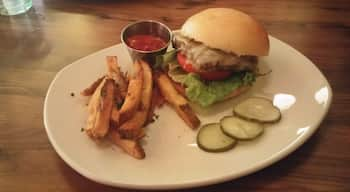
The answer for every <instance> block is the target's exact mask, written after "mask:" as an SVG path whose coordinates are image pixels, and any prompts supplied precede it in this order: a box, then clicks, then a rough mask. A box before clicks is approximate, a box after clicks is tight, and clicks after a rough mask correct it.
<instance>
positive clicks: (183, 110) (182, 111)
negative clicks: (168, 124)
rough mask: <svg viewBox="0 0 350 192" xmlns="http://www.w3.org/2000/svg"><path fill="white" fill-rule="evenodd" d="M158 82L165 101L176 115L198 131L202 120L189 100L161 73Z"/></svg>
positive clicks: (157, 75) (157, 77) (157, 76)
mask: <svg viewBox="0 0 350 192" xmlns="http://www.w3.org/2000/svg"><path fill="white" fill-rule="evenodd" d="M156 82H157V85H158V87H159V90H160V92H161V94H162V95H163V97H164V99H165V100H166V101H167V102H168V103H169V104H170V105H171V106H172V107H173V108H174V109H175V111H176V113H177V114H178V115H179V116H180V117H181V118H182V119H183V120H184V121H185V123H186V124H187V125H188V126H189V127H190V128H192V129H196V128H197V127H198V126H199V125H200V120H199V119H198V117H197V116H196V114H195V113H194V112H193V110H192V108H191V106H190V105H189V103H188V102H187V100H186V99H185V98H184V97H183V96H182V95H181V94H179V93H178V92H177V91H176V89H175V87H174V85H173V84H172V82H171V80H170V79H169V77H168V76H167V75H166V74H164V73H162V72H159V73H157V74H156Z"/></svg>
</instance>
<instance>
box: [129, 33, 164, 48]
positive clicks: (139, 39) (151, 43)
mask: <svg viewBox="0 0 350 192" xmlns="http://www.w3.org/2000/svg"><path fill="white" fill-rule="evenodd" d="M127 44H128V45H129V46H130V47H132V48H134V49H137V50H141V51H154V50H157V49H160V48H162V47H164V46H165V45H166V42H165V41H164V40H163V39H161V38H160V37H156V36H153V35H134V36H131V37H129V38H128V39H127Z"/></svg>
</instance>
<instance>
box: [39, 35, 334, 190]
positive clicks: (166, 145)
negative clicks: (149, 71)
mask: <svg viewBox="0 0 350 192" xmlns="http://www.w3.org/2000/svg"><path fill="white" fill-rule="evenodd" d="M270 43H271V49H270V55H269V56H268V57H264V58H262V59H261V60H260V64H259V65H260V66H261V67H262V68H264V69H265V70H268V69H272V73H270V74H269V75H267V76H264V77H260V78H259V79H258V80H257V82H256V84H255V85H254V86H253V88H252V89H251V90H250V91H249V92H248V93H246V94H244V95H242V96H240V97H238V98H237V99H233V100H230V101H227V102H224V103H220V104H217V105H215V106H213V107H211V108H210V109H208V110H205V111H203V110H202V111H200V119H201V121H202V124H204V123H209V122H218V121H219V119H220V118H221V117H223V116H225V115H229V114H231V111H232V106H233V105H234V104H235V103H237V102H238V101H239V100H242V99H244V98H247V97H249V96H251V95H255V96H264V97H268V98H271V99H272V100H273V102H274V104H275V105H276V106H278V107H279V108H280V109H281V111H282V120H281V121H280V122H279V123H277V124H273V125H271V126H268V128H266V130H265V133H264V134H263V135H262V136H261V137H259V139H256V140H254V141H251V142H241V143H239V144H238V145H237V146H236V147H235V148H234V149H233V150H230V151H228V152H224V153H207V152H204V151H202V150H200V149H199V148H198V147H197V145H196V134H197V132H196V131H192V130H190V129H189V128H188V127H187V126H186V125H185V124H184V122H183V121H182V120H181V119H180V118H179V117H178V116H177V115H176V113H175V112H174V111H173V110H172V109H170V108H169V107H167V106H165V107H163V108H162V109H160V110H158V111H157V114H159V116H160V117H159V119H158V120H157V121H156V122H155V123H153V124H151V125H149V126H148V127H147V129H146V130H147V137H146V138H145V139H144V143H143V146H144V148H145V151H146V158H145V159H144V160H136V159H134V158H132V157H130V156H128V155H126V154H125V153H124V152H122V151H121V150H120V149H119V148H117V147H114V146H113V145H108V144H105V145H96V143H94V142H93V141H92V140H91V139H89V138H88V137H87V136H86V134H85V133H84V132H81V128H82V127H84V125H85V120H86V118H87V111H86V107H85V104H86V103H87V98H83V97H81V96H80V95H79V92H80V91H81V90H82V89H84V88H85V87H87V86H88V85H89V84H90V83H92V82H93V81H94V80H96V79H97V78H98V77H100V76H102V75H103V74H105V73H106V64H105V56H107V55H117V56H118V58H119V63H120V65H121V67H122V68H123V70H129V67H130V66H131V65H130V64H131V60H130V58H129V55H128V53H127V51H126V49H125V48H124V47H123V46H122V45H121V44H119V45H115V46H112V47H110V48H107V49H104V50H101V51H99V52H96V53H94V54H92V55H89V56H87V57H85V58H82V59H80V60H78V61H76V62H74V63H72V64H70V65H68V66H66V67H65V68H64V69H62V70H61V71H60V72H59V73H58V74H57V75H56V77H55V78H54V80H53V81H52V83H51V85H50V88H49V90H48V92H47V95H46V99H45V106H44V123H45V127H46V131H47V134H48V136H49V139H50V141H51V143H52V145H53V147H54V148H55V150H56V151H57V153H58V154H59V155H60V156H61V158H62V159H63V160H64V161H65V162H66V163H67V164H68V165H70V166H71V167H72V168H73V169H75V170H76V171H77V172H79V173H80V174H82V175H83V176H85V177H87V178H89V179H91V180H94V181H96V182H99V183H103V184H107V185H112V186H118V187H126V188H138V189H175V188H188V187H195V186H202V185H209V184H214V183H218V182H223V181H227V180H232V179H235V178H238V177H241V176H244V175H247V174H249V173H252V172H255V171H258V170H260V169H263V168H264V167H267V166H269V165H271V164H272V163H274V162H276V161H278V160H280V159H282V158H283V157H285V156H287V155H288V154H290V153H291V152H293V151H294V150H295V149H297V148H298V147H299V146H301V145H302V144H303V143H304V142H305V141H306V140H307V139H308V138H309V137H310V136H311V135H312V134H313V133H314V132H315V131H316V130H317V127H318V126H319V124H320V123H321V121H322V119H323V118H324V117H325V115H326V113H327V111H328V108H329V106H330V103H331V100H332V91H331V88H330V86H329V84H328V82H327V80H326V79H325V77H324V76H323V75H322V73H321V72H320V71H319V70H318V69H317V67H316V66H315V65H314V64H313V63H312V62H311V61H310V60H309V59H307V58H306V57H305V56H303V55H302V54H301V53H299V52H298V51H296V50H295V49H293V48H292V47H290V46H288V45H287V44H285V43H283V42H281V41H279V40H277V39H276V38H273V37H270ZM71 92H74V93H75V96H74V97H72V96H71V95H70V94H71Z"/></svg>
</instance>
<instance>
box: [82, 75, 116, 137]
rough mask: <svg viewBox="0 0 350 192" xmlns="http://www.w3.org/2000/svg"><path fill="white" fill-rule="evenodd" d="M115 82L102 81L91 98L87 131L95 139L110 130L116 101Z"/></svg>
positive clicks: (110, 80)
mask: <svg viewBox="0 0 350 192" xmlns="http://www.w3.org/2000/svg"><path fill="white" fill-rule="evenodd" d="M113 97H114V82H113V80H112V79H106V80H104V81H102V82H101V84H100V85H99V86H98V88H97V89H96V90H95V93H94V94H93V96H92V98H91V99H90V102H89V105H88V110H89V117H88V121H87V127H86V133H87V135H89V136H90V137H91V138H93V139H99V138H102V137H104V136H105V135H106V134H107V133H108V130H109V121H110V115H111V112H112V108H113V101H114V98H113Z"/></svg>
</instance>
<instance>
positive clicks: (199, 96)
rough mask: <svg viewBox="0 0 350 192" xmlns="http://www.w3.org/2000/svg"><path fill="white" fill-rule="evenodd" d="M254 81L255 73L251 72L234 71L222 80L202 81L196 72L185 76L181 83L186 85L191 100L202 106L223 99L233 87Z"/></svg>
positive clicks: (187, 94)
mask: <svg viewBox="0 0 350 192" xmlns="http://www.w3.org/2000/svg"><path fill="white" fill-rule="evenodd" d="M254 81H255V75H254V74H253V73H251V72H240V73H235V74H233V75H232V76H231V77H229V78H228V79H225V80H222V81H210V82H207V83H204V82H203V81H202V80H201V79H200V77H199V76H198V75H196V74H189V75H187V76H186V79H185V80H184V82H183V84H184V85H185V86H186V96H187V97H188V99H190V100H191V101H192V102H195V103H198V104H199V105H201V106H202V107H207V106H210V105H212V104H213V103H215V102H217V101H221V100H223V99H224V98H225V97H226V96H227V95H229V94H230V93H231V92H232V91H234V90H235V89H237V88H239V87H241V86H242V85H250V84H252V83H253V82H254Z"/></svg>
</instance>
